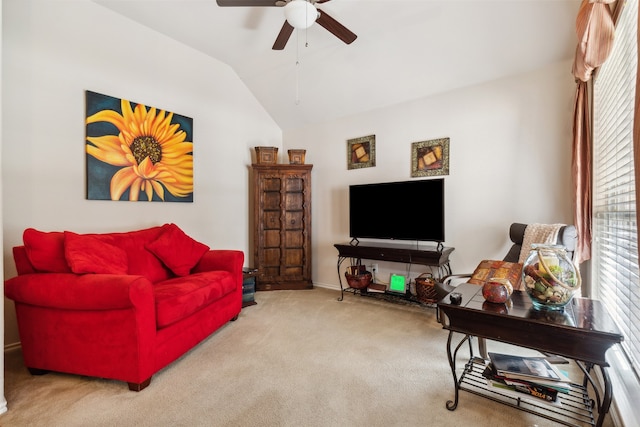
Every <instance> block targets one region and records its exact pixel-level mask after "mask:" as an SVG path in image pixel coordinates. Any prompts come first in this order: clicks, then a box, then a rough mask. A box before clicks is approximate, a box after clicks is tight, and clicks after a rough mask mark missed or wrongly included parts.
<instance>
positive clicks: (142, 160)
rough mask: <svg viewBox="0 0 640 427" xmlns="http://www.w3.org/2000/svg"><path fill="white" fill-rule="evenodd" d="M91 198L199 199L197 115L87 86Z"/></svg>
mask: <svg viewBox="0 0 640 427" xmlns="http://www.w3.org/2000/svg"><path fill="white" fill-rule="evenodd" d="M86 109H87V111H86V130H87V135H86V136H87V139H86V154H87V199H90V200H129V201H162V202H193V141H192V137H193V119H191V118H189V117H185V116H180V115H178V114H174V113H171V112H168V111H164V110H158V109H156V108H154V107H147V106H145V105H142V104H136V103H132V102H130V101H128V100H125V99H119V98H114V97H111V96H107V95H102V94H99V93H95V92H91V91H86Z"/></svg>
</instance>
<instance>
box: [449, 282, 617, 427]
mask: <svg viewBox="0 0 640 427" xmlns="http://www.w3.org/2000/svg"><path fill="white" fill-rule="evenodd" d="M481 289H482V288H481V287H480V286H477V285H472V284H469V283H464V284H461V285H459V286H458V287H457V288H456V290H455V291H456V292H459V293H460V294H461V295H462V301H461V303H460V304H454V303H453V302H452V301H451V299H450V298H449V296H446V297H445V298H443V299H442V300H441V301H440V302H438V316H439V319H440V322H441V323H442V325H443V328H444V329H448V330H449V338H448V340H447V356H448V358H449V365H450V366H451V373H452V375H453V381H454V392H455V397H454V400H449V401H447V404H446V406H447V409H449V410H450V411H453V410H455V409H456V407H457V406H458V397H459V391H460V390H464V391H467V392H469V393H473V394H477V395H480V396H484V397H486V398H488V399H491V400H494V401H496V402H500V403H502V404H505V405H508V406H512V407H516V408H518V409H521V410H523V411H526V412H529V413H533V414H536V415H539V416H542V417H544V418H547V419H550V420H553V421H556V422H559V423H561V424H564V425H570V426H585V425H589V426H598V427H599V426H601V425H602V423H603V421H604V417H605V415H606V414H607V413H608V411H609V407H610V405H611V399H612V397H613V396H612V390H611V382H610V380H609V375H608V373H607V370H606V367H608V366H609V365H608V363H607V361H606V359H605V353H606V352H607V350H608V349H609V348H610V347H611V346H613V345H614V344H617V343H620V342H622V340H623V336H622V334H621V333H620V331H619V329H618V327H617V326H616V325H615V323H614V321H613V319H612V318H611V316H610V315H609V314H608V313H607V311H606V310H605V308H604V306H603V305H602V304H601V302H600V301H597V300H591V299H588V298H574V299H573V300H572V301H571V302H570V303H569V304H568V305H567V306H566V307H565V309H564V311H542V310H536V309H534V308H533V306H532V304H531V301H530V300H529V297H528V296H527V295H526V293H525V292H522V291H514V293H513V295H512V296H511V306H510V307H507V306H506V305H504V304H500V305H498V304H491V303H488V302H485V300H484V298H483V297H482V291H481ZM454 333H459V334H462V335H463V337H462V338H461V340H460V341H459V342H458V344H457V345H456V344H455V343H454V342H453V335H454ZM474 336H475V337H479V338H486V339H488V340H495V341H501V342H504V343H507V344H513V345H517V346H520V347H526V348H530V349H533V350H537V351H540V352H543V353H548V354H554V355H559V356H563V357H566V358H569V359H572V360H573V361H574V362H575V363H576V364H577V366H578V367H579V368H580V370H581V371H582V374H583V379H582V384H572V391H571V393H569V394H564V393H559V394H558V395H559V397H560V399H561V404H560V406H553V405H549V404H547V403H545V402H542V401H541V402H540V403H536V402H535V398H534V399H524V398H523V399H520V398H513V397H511V396H509V395H506V394H503V393H501V392H499V391H494V390H493V389H489V387H488V386H487V383H486V380H485V379H484V377H482V371H483V370H484V367H485V364H486V361H485V360H484V359H482V358H480V357H474V355H473V348H472V346H471V338H472V337H474ZM465 343H468V344H469V353H470V358H469V361H468V362H467V363H466V364H465V366H464V368H463V369H462V374H461V375H460V378H458V375H457V371H456V356H457V353H458V351H459V350H460V349H461V348H462V347H463V346H464V344H465ZM595 368H597V370H598V371H600V373H601V375H602V378H603V382H604V384H603V385H601V386H599V385H598V383H597V382H596V381H595V379H594V377H593V373H594V372H595ZM590 395H593V397H590ZM594 413H597V417H598V418H597V420H596V419H595V418H594Z"/></svg>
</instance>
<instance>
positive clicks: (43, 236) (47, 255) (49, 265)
mask: <svg viewBox="0 0 640 427" xmlns="http://www.w3.org/2000/svg"><path fill="white" fill-rule="evenodd" d="M22 241H23V242H24V248H25V250H26V252H27V258H29V262H30V263H31V265H32V266H33V268H35V269H36V270H37V271H41V272H47V273H71V269H70V268H69V265H68V264H67V259H66V258H65V256H64V233H62V232H61V231H52V232H49V233H46V232H44V231H38V230H36V229H34V228H27V229H26V230H24V233H23V234H22Z"/></svg>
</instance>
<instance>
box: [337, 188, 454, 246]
mask: <svg viewBox="0 0 640 427" xmlns="http://www.w3.org/2000/svg"><path fill="white" fill-rule="evenodd" d="M349 236H350V237H351V238H354V239H358V238H372V239H398V240H425V241H431V242H444V179H443V178H440V179H426V180H414V181H403V182H387V183H377V184H360V185H351V186H349Z"/></svg>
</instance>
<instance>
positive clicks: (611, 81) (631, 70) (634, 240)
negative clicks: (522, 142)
mask: <svg viewBox="0 0 640 427" xmlns="http://www.w3.org/2000/svg"><path fill="white" fill-rule="evenodd" d="M637 17H638V0H627V1H626V3H625V5H624V9H623V10H622V12H621V14H620V16H619V18H618V22H617V24H616V35H615V42H614V47H613V50H612V52H611V55H610V56H609V58H608V59H607V61H606V62H605V63H604V64H603V65H602V66H601V67H600V70H599V71H598V74H597V75H596V77H595V79H594V86H593V152H594V159H593V162H594V163H593V245H592V248H593V261H592V264H591V265H592V272H591V277H592V278H593V289H594V292H595V297H596V298H598V299H600V300H601V301H602V302H603V303H604V304H605V305H606V306H607V309H608V311H609V312H610V313H611V315H612V316H613V317H614V318H615V319H616V322H617V323H618V326H619V328H620V330H621V331H622V332H623V334H624V342H623V343H622V346H621V347H620V348H621V349H622V351H620V348H615V349H612V350H610V351H609V352H608V353H607V356H608V358H609V359H610V363H611V365H612V367H613V369H612V371H613V374H612V379H613V380H614V383H617V386H616V385H615V384H614V386H615V387H616V388H617V390H615V391H614V402H615V403H620V402H622V406H623V408H622V409H621V411H622V412H623V413H624V414H625V419H626V414H628V413H629V411H630V410H631V411H632V412H631V413H633V409H634V408H633V407H632V406H631V404H632V403H631V402H633V399H632V400H630V402H629V405H628V408H626V409H625V408H624V400H625V399H627V398H628V397H630V396H634V394H635V399H637V396H638V394H637V393H638V391H637V390H639V389H640V379H639V378H640V375H639V374H640V283H639V281H638V231H637V223H636V197H635V180H634V159H633V120H634V103H635V87H636V74H637V68H638V67H637V62H638V57H637V51H638V48H637V30H638V26H637ZM616 379H617V380H616ZM620 387H622V388H620ZM634 390H635V391H634ZM637 401H638V400H636V402H637ZM629 425H631V424H629Z"/></svg>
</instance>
